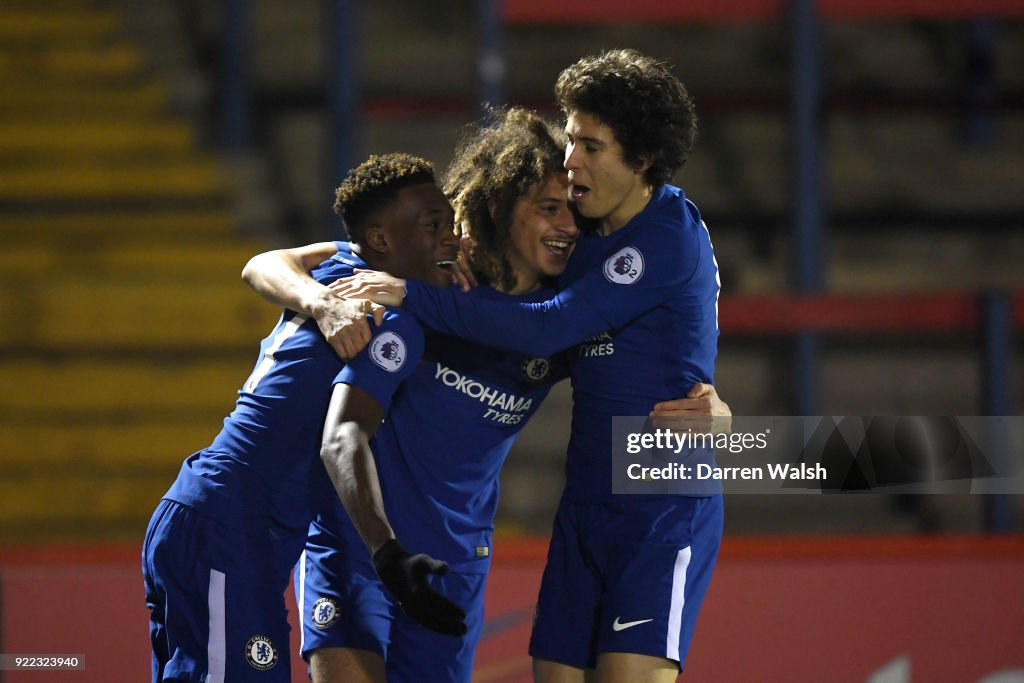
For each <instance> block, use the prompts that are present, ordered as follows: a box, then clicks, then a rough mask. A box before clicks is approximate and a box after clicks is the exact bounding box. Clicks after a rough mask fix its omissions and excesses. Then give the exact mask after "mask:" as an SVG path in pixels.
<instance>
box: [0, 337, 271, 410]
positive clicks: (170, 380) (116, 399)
mask: <svg viewBox="0 0 1024 683" xmlns="http://www.w3.org/2000/svg"><path fill="white" fill-rule="evenodd" d="M270 329H271V327H270V325H268V326H267V328H266V330H263V331H262V334H260V336H253V337H252V338H251V339H249V340H247V344H246V345H245V346H244V348H243V347H240V348H239V350H238V351H237V352H236V351H231V352H229V353H223V354H218V355H215V356H210V355H198V354H194V353H193V354H186V355H175V356H161V355H158V354H153V355H146V356H143V355H138V354H136V355H126V356H124V357H122V358H117V359H112V358H109V357H106V356H95V355H93V356H79V355H76V356H71V357H69V358H63V359H62V358H57V359H54V358H39V357H29V358H22V357H9V358H0V377H2V378H3V383H4V386H5V387H8V390H7V391H4V392H3V393H2V394H0V415H2V416H4V420H6V421H8V422H10V421H11V420H12V419H16V420H17V421H19V422H21V423H22V424H24V425H31V424H36V425H39V424H42V423H43V422H47V421H48V422H49V423H51V425H52V423H55V422H59V421H60V420H62V419H64V418H66V417H68V416H76V415H77V416H78V417H77V418H76V419H77V420H78V421H79V422H80V421H81V420H83V419H89V420H95V421H96V422H98V423H102V422H114V421H117V420H121V421H139V420H143V419H145V418H146V416H148V418H149V419H150V420H151V421H152V420H153V418H157V417H159V416H164V417H165V418H166V419H168V420H171V421H174V420H177V421H179V422H180V421H182V420H190V419H191V418H193V417H195V416H197V415H204V414H206V415H210V414H212V415H213V416H214V419H216V418H217V417H218V416H223V415H226V414H227V413H228V412H229V411H230V409H231V405H232V403H233V402H234V398H235V392H236V391H238V388H239V387H240V386H242V383H243V382H244V381H245V378H246V377H247V376H248V374H249V372H251V370H252V368H253V363H254V362H255V360H256V356H257V355H258V352H259V342H260V339H261V338H262V336H263V335H265V334H267V333H269V332H270ZM175 416H176V417H175ZM34 428H37V427H34Z"/></svg>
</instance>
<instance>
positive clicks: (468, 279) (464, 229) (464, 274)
mask: <svg viewBox="0 0 1024 683" xmlns="http://www.w3.org/2000/svg"><path fill="white" fill-rule="evenodd" d="M472 251H473V237H472V235H470V232H469V221H462V223H460V224H459V254H458V257H457V258H456V259H455V267H454V268H452V284H455V285H458V286H459V289H461V290H462V291H463V292H468V291H469V290H470V289H472V288H473V287H476V286H477V285H478V284H480V283H479V282H477V280H476V275H474V274H473V259H472V257H471V256H470V254H471V253H472Z"/></svg>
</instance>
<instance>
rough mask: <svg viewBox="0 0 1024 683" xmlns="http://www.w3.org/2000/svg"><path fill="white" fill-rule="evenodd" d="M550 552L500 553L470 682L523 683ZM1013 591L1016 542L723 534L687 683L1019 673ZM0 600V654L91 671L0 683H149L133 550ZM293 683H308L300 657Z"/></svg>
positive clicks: (16, 578)
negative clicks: (50, 659) (64, 661)
mask: <svg viewBox="0 0 1024 683" xmlns="http://www.w3.org/2000/svg"><path fill="white" fill-rule="evenodd" d="M546 545H547V543H546V540H545V539H525V540H520V539H505V538H500V539H498V541H497V542H496V543H495V556H494V569H493V571H492V575H491V578H490V580H489V583H488V591H487V621H486V625H485V627H484V637H483V640H482V642H481V645H480V648H479V651H478V655H477V665H476V673H475V675H474V681H476V682H477V683H527V682H528V681H529V680H530V660H529V657H528V656H527V655H526V643H527V640H528V637H529V631H530V623H531V616H532V611H533V605H534V602H535V600H536V593H537V586H538V584H539V582H540V574H541V569H542V567H543V563H544V553H545V549H546ZM1022 586H1024V535H1012V536H993V537H985V536H953V537H945V536H942V537H921V538H918V537H900V536H838V537H821V538H817V537H812V538H807V537H750V538H736V537H728V536H727V537H726V538H725V540H724V542H723V545H722V551H721V556H720V559H719V564H718V568H717V569H716V572H715V576H714V578H713V580H712V583H711V588H710V591H709V594H708V597H707V600H706V602H705V607H704V609H703V611H702V614H701V618H700V622H699V624H698V627H697V635H696V637H695V641H694V645H693V649H692V652H691V655H690V658H689V661H688V662H687V676H686V678H684V680H686V679H687V678H688V679H691V680H720V681H754V680H786V681H820V680H827V681H835V682H837V683H844V682H846V681H849V682H851V683H853V682H857V683H862V682H864V681H867V680H869V679H871V678H872V677H873V676H878V675H879V673H880V672H882V671H885V672H886V676H885V680H887V681H898V682H900V683H913V682H914V681H917V682H920V681H929V682H932V681H935V682H937V683H942V682H943V681H950V682H951V683H952V682H953V681H956V682H957V683H963V682H965V681H966V682H972V683H973V682H974V681H979V680H981V679H982V678H983V677H984V676H986V675H988V674H990V673H993V672H995V671H1005V670H1010V669H1013V668H1016V669H1020V670H1022V671H1024V650H1022V649H1021V648H1020V634H1021V633H1022V632H1024V601H1021V600H1020V591H1021V587H1022ZM0 588H2V596H3V600H2V603H0V604H2V608H3V609H2V614H0V652H3V653H7V654H79V655H85V659H86V669H85V671H78V672H43V671H39V672H32V673H24V672H10V671H9V672H6V673H5V676H4V678H3V680H4V681H5V683H22V682H24V683H57V682H63V681H75V682H77V683H89V682H92V681H96V682H99V681H110V680H145V679H146V678H147V676H148V673H147V672H148V667H149V651H148V648H149V644H148V638H147V637H146V623H147V619H148V615H147V612H146V609H145V606H144V605H143V596H142V585H141V577H140V571H139V563H138V547H137V546H134V545H126V546H101V547H96V548H92V549H89V548H87V547H83V546H75V547H70V548H67V547H65V548H4V549H0ZM288 601H289V609H290V610H291V612H292V614H293V616H294V602H293V601H292V600H291V598H290V596H289V600H288ZM293 636H294V633H293ZM293 646H294V639H293ZM292 680H293V681H294V682H295V683H299V682H300V681H304V680H306V678H305V667H304V666H303V665H302V664H301V662H300V661H299V660H298V657H297V655H294V654H293V657H292ZM876 680H880V679H876Z"/></svg>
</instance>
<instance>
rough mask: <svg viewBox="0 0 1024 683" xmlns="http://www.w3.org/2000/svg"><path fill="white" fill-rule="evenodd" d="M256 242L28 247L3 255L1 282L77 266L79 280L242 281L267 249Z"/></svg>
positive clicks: (29, 278) (45, 276)
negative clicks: (256, 257)
mask: <svg viewBox="0 0 1024 683" xmlns="http://www.w3.org/2000/svg"><path fill="white" fill-rule="evenodd" d="M264 246H265V245H263V244H259V243H256V242H249V243H247V242H242V241H236V242H229V243H226V244H221V243H218V242H216V241H213V240H211V241H210V243H209V244H167V245H165V246H160V245H159V244H150V243H130V242H129V243H126V244H112V245H100V246H96V247H91V246H89V245H83V246H81V247H79V248H75V249H73V250H72V249H68V248H67V246H66V245H63V244H60V243H57V242H54V243H53V244H52V245H41V244H35V245H28V246H21V247H13V248H9V249H7V250H6V251H4V252H2V253H0V281H10V280H12V279H15V278H16V279H18V280H21V281H23V282H29V281H32V280H42V279H50V278H52V277H53V274H54V273H60V272H67V271H68V268H69V265H71V264H73V267H74V270H73V272H74V273H75V276H76V277H82V278H84V277H88V276H93V275H95V276H97V277H100V278H103V279H104V280H108V281H109V280H115V279H124V280H132V279H152V280H156V279H160V280H179V279H186V278H188V279H191V278H196V279H211V278H213V279H217V280H223V281H228V280H230V279H231V278H233V277H234V278H237V277H238V276H239V274H240V273H241V272H242V267H243V266H244V265H245V263H246V261H248V260H249V259H250V258H251V257H252V256H254V255H255V254H257V253H259V252H260V251H262V250H264Z"/></svg>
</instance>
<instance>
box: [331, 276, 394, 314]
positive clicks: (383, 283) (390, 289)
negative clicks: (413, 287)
mask: <svg viewBox="0 0 1024 683" xmlns="http://www.w3.org/2000/svg"><path fill="white" fill-rule="evenodd" d="M354 272H355V275H350V276H349V277H343V278H341V279H340V280H335V281H334V282H332V283H331V284H329V285H328V288H329V289H330V290H331V291H332V292H334V294H335V295H336V296H341V297H344V298H346V299H369V300H370V301H373V302H375V303H378V304H381V305H383V306H401V305H402V299H404V298H405V280H403V279H401V278H397V277H394V276H392V275H388V274H387V273H382V272H380V271H379V270H363V269H361V268H356V269H355V271H354Z"/></svg>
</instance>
